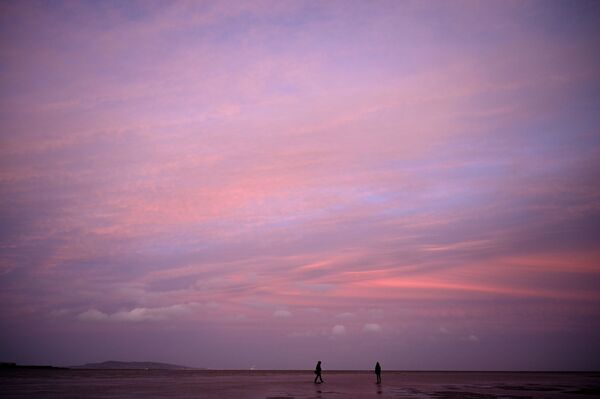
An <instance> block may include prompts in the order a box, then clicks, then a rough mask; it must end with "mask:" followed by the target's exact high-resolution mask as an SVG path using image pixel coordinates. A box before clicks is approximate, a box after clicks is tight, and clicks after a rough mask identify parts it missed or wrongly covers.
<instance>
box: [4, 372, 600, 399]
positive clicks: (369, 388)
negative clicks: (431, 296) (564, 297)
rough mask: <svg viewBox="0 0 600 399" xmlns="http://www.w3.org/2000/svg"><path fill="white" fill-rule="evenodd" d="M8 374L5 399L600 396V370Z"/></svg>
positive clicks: (499, 398) (442, 398)
mask: <svg viewBox="0 0 600 399" xmlns="http://www.w3.org/2000/svg"><path fill="white" fill-rule="evenodd" d="M313 378H314V375H313V373H312V372H311V371H257V370H252V371H212V370H74V369H61V370H2V371H1V372H0V396H2V397H3V398H98V399H99V398H105V399H112V398H146V399H147V398H207V399H213V398H214V399H217V398H225V399H227V398H248V399H284V398H285V399H292V398H294V399H300V398H357V399H358V398H405V399H429V398H432V399H459V398H461V399H496V398H497V399H508V398H512V399H525V398H532V399H537V398H550V399H551V398H573V397H577V398H583V399H585V398H592V397H599V396H600V373H545V372H540V373H538V372H434V371H395V372H391V371H388V372H385V370H384V372H383V374H382V383H381V384H376V383H375V381H376V379H375V374H374V373H373V372H372V371H327V370H324V372H323V379H324V381H325V382H324V383H323V384H315V383H313Z"/></svg>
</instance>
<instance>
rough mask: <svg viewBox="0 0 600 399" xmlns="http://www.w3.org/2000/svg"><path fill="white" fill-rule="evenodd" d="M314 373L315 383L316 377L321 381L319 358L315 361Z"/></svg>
mask: <svg viewBox="0 0 600 399" xmlns="http://www.w3.org/2000/svg"><path fill="white" fill-rule="evenodd" d="M315 374H316V376H315V384H318V382H317V378H318V379H319V380H321V382H323V377H321V361H320V360H319V361H318V362H317V367H316V368H315Z"/></svg>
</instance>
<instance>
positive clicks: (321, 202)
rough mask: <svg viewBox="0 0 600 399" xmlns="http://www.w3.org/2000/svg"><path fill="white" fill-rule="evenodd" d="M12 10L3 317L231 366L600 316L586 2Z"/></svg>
mask: <svg viewBox="0 0 600 399" xmlns="http://www.w3.org/2000/svg"><path fill="white" fill-rule="evenodd" d="M0 7H1V10H0V18H1V21H0V23H1V25H2V26H3V31H2V32H1V33H0V42H1V43H0V44H1V45H0V47H1V48H2V50H1V51H0V62H1V63H2V65H3V73H2V76H1V77H0V87H1V88H2V90H0V119H1V120H2V130H1V133H0V222H1V223H0V251H1V255H2V256H1V257H0V322H1V323H2V324H3V325H9V324H10V325H15V326H17V325H18V326H20V327H15V328H20V329H22V331H31V330H35V331H41V332H43V331H58V332H60V334H59V333H57V334H59V338H57V339H56V341H57V344H56V345H57V347H60V346H61V345H67V343H68V339H67V338H64V337H67V336H85V335H86V334H87V335H88V336H91V335H93V334H94V333H96V332H98V331H102V332H105V333H107V334H114V337H115V338H114V339H115V342H118V338H119V337H126V336H129V335H127V334H134V332H135V331H138V330H136V328H138V327H137V326H143V327H144V328H146V329H147V330H146V332H147V335H146V336H148V337H150V336H152V337H155V338H154V339H159V338H157V337H159V336H160V337H161V338H160V339H166V338H165V337H164V336H161V334H163V332H164V331H165V330H163V329H164V328H167V327H168V328H170V329H173V331H176V333H177V334H180V335H179V336H180V337H182V338H181V345H182V346H183V345H184V344H185V345H189V346H194V347H202V345H204V342H206V343H212V344H213V345H212V346H211V345H209V344H206V345H207V346H206V347H203V349H206V350H205V351H204V352H203V356H206V357H207V359H208V360H207V361H214V363H215V364H216V365H217V366H220V367H232V368H240V367H245V365H243V364H238V363H236V360H235V359H231V360H230V362H229V363H227V362H226V361H224V360H222V359H221V356H219V354H218V352H217V348H220V347H219V345H220V344H219V343H222V345H223V346H222V348H233V346H232V345H233V344H231V343H235V342H246V340H247V339H254V340H255V343H256V345H253V347H252V348H251V349H247V348H246V349H244V348H238V349H239V351H238V353H250V352H252V355H253V356H254V358H255V359H258V358H260V359H262V360H261V361H263V362H264V365H265V367H264V368H268V367H275V365H277V366H278V367H279V366H281V367H284V366H285V367H289V368H299V367H300V368H303V367H304V363H302V362H304V361H306V362H308V363H311V364H312V363H313V359H312V358H310V359H308V358H306V359H305V358H304V357H303V356H309V355H310V356H315V357H320V356H319V355H318V353H313V352H310V349H311V348H318V349H320V350H321V351H323V352H325V351H329V349H331V350H332V352H326V353H329V354H330V355H331V357H332V359H335V360H334V362H335V361H338V362H339V363H338V364H337V366H336V367H340V368H345V367H359V368H360V367H362V366H361V365H359V364H349V365H344V364H343V362H344V361H349V360H348V359H345V358H344V357H343V356H342V355H340V353H343V352H344V351H348V350H349V349H351V348H352V349H356V350H358V351H360V350H364V354H365V355H366V354H367V352H368V351H367V349H364V348H366V347H364V348H363V346H362V345H360V344H359V343H357V342H356V341H353V340H354V339H359V337H361V336H365V334H366V333H377V334H378V339H379V340H380V342H381V343H382V344H381V345H382V346H381V347H378V348H377V349H376V351H378V352H377V353H379V354H380V356H382V357H381V359H383V356H384V355H387V356H392V354H393V353H394V351H393V350H392V349H390V348H398V346H396V345H395V344H394V342H400V341H401V342H410V341H411V340H413V339H414V340H415V342H414V345H411V346H410V347H407V348H403V350H406V351H409V352H411V354H412V358H420V355H419V353H420V352H419V351H420V350H425V349H424V348H427V345H428V343H427V342H425V341H419V339H421V338H422V339H426V337H429V336H430V335H431V332H432V331H439V329H440V327H439V326H444V329H446V331H449V332H452V333H451V334H450V333H449V334H437V335H436V334H434V337H436V338H435V339H438V340H439V341H438V342H440V345H442V344H443V345H448V346H447V348H450V347H452V348H454V347H455V346H453V345H461V342H462V343H468V342H471V341H472V342H471V343H473V342H475V341H477V342H479V343H481V344H483V343H484V342H486V341H487V342H492V341H493V339H497V340H498V341H497V342H496V347H497V348H498V351H504V352H503V353H505V352H506V353H514V354H515V355H514V359H515V363H510V362H508V363H507V364H506V365H503V367H507V368H513V367H514V368H518V369H521V368H520V365H519V364H517V360H516V359H518V354H520V353H521V350H520V349H518V348H517V349H515V347H514V342H517V341H518V340H519V339H521V338H522V336H523V335H527V336H528V337H529V338H531V337H533V336H535V335H536V334H546V333H552V334H555V335H553V337H556V338H552V339H556V341H553V345H554V347H560V346H561V345H560V344H561V343H565V345H567V343H569V344H568V345H573V344H572V343H573V342H577V341H578V340H579V341H580V342H588V341H586V340H588V339H589V338H586V334H587V332H589V331H592V332H594V333H597V332H598V331H600V325H599V324H598V322H597V320H599V317H598V316H600V315H599V314H598V310H597V309H598V304H599V301H600V298H599V296H598V294H597V292H598V290H597V286H598V281H599V280H598V279H599V269H598V260H599V259H600V254H599V253H598V250H597V242H598V238H599V237H600V231H599V229H598V225H599V220H600V219H599V215H600V205H599V204H600V191H599V189H598V185H597V184H596V182H597V181H598V178H599V176H598V171H599V170H600V164H599V161H598V160H599V159H600V157H599V156H598V155H599V154H600V148H599V146H598V124H599V122H600V121H599V120H598V118H597V116H596V113H595V112H593V111H594V110H595V109H597V108H598V96H597V92H598V87H599V84H600V74H599V73H598V71H600V62H599V60H598V59H597V57H595V56H594V54H596V53H597V52H595V51H594V50H595V49H596V47H597V40H596V38H597V37H598V33H599V32H598V28H597V26H598V24H597V23H596V22H597V21H596V20H595V17H594V15H597V11H598V10H597V8H598V7H597V6H596V5H593V4H591V5H586V4H575V5H568V6H566V5H561V4H551V5H548V4H543V3H538V2H533V3H528V4H485V5H481V6H477V7H474V6H473V5H472V4H470V5H469V4H436V3H427V2H425V3H419V4H409V3H394V2H377V3H354V4H352V5H347V4H346V3H338V2H329V3H323V4H319V3H310V2H294V3H289V2H269V1H266V2H258V3H253V4H240V5H235V4H232V3H228V2H210V3H202V4H189V3H184V2H182V3H180V2H174V3H171V4H166V5H160V6H158V5H149V4H142V5H134V4H124V5H118V4H114V5H108V4H104V5H101V6H97V5H94V4H91V3H80V4H70V3H61V2H59V3H57V4H54V5H53V6H52V7H50V6H48V5H46V4H44V3H41V2H40V3H36V2H32V3H27V4H21V3H14V4H13V3H7V4H2V5H1V6H0ZM209 304H211V305H209ZM316 310H318V311H316ZM511 310H512V311H511ZM48 315H52V316H51V317H48ZM93 321H95V322H96V323H92V322H93ZM53 323H54V324H53ZM332 326H334V327H332ZM32 327H33V328H32ZM19 331H21V330H19ZM7 334H8V333H7ZM140 334H141V333H140ZM153 334H155V335H153ZM198 334H199V335H198ZM202 334H204V335H202ZM495 334H496V335H495ZM561 334H563V335H561ZM200 335H201V336H202V337H203V339H204V341H203V343H198V342H197V341H196V340H195V339H196V338H195V337H196V336H200ZM332 335H340V336H341V335H344V339H339V340H333V341H331V342H329V344H331V345H333V346H332V347H329V346H323V345H322V344H321V343H320V342H318V341H319V338H322V337H327V336H332ZM438 335H439V336H442V337H443V340H441V338H439V337H438ZM242 337H243V339H242ZM248 337H250V338H248ZM465 337H467V338H465ZM469 337H476V338H477V340H474V339H470V338H469ZM490 337H492V341H490ZM494 337H495V338H494ZM515 337H516V338H515ZM520 337H521V338H520ZM574 337H578V338H577V339H575V338H574ZM0 338H3V339H2V340H0V342H5V343H6V344H4V345H1V346H0V349H5V347H6V346H8V347H10V348H9V349H10V350H11V351H12V352H10V353H11V354H12V355H14V357H15V359H17V360H18V359H19V356H24V355H22V354H23V353H25V349H23V348H26V347H28V345H27V343H26V342H25V341H24V340H22V339H20V338H19V337H18V336H15V335H10V336H9V335H6V336H0ZM288 338H290V339H292V338H293V339H294V342H295V343H296V344H297V345H298V346H297V347H298V348H299V349H298V353H290V356H287V358H289V359H297V361H298V363H294V361H295V360H290V363H288V364H285V365H282V364H280V363H278V360H277V359H276V358H277V355H278V354H280V352H278V351H277V350H275V349H272V348H271V349H268V350H263V351H262V352H261V351H260V348H261V347H262V348H264V347H269V348H270V346H269V345H272V346H273V348H274V347H276V346H277V345H281V347H284V346H285V345H284V343H285V340H286V339H288ZM346 338H347V339H346ZM453 339H454V341H451V340H453ZM31 340H32V341H35V342H41V341H40V339H39V337H38V338H35V337H34V338H31ZM279 340H281V341H279ZM444 340H447V341H444ZM514 340H517V341H514ZM99 342H100V341H99ZM140 342H141V341H140ZM589 343H590V345H592V346H593V347H594V348H597V344H595V343H593V342H591V341H589ZM229 344H231V345H229ZM329 344H328V345H329ZM99 345H100V344H99ZM107 345H108V344H107ZM228 345H229V346H228ZM261 345H263V346H261ZM319 345H321V346H319ZM344 345H348V346H344ZM594 345H595V346H594ZM152 346H153V347H156V345H152ZM476 346H479V345H471V346H470V347H469V348H467V349H465V351H467V352H468V351H475V350H476V349H473V348H474V347H476ZM115 347H116V346H115ZM357 348H363V349H357ZM42 349H43V348H42ZM42 349H40V353H41V354H42V355H40V356H42V357H41V358H39V362H40V363H53V362H61V361H64V362H66V363H65V364H73V363H76V361H75V360H77V356H78V355H77V354H76V353H67V352H68V351H65V353H66V354H65V356H66V357H63V358H61V359H62V360H61V359H58V358H56V359H54V358H50V352H49V351H48V350H42ZM103 349H106V348H102V347H101V345H100V346H99V349H98V354H102V353H104V352H102V350H103ZM179 349H180V348H178V349H176V350H175V352H177V353H188V351H183V350H179ZM7 350H8V349H7ZM394 350H395V349H394ZM398 350H400V349H398ZM532 350H533V349H532ZM537 350H539V353H542V354H543V353H548V354H547V355H539V359H541V360H540V361H539V364H537V366H539V367H551V366H552V367H555V368H556V369H561V368H563V367H564V368H574V369H580V367H584V368H585V367H587V365H589V364H591V363H590V362H588V360H589V359H587V358H586V353H588V352H585V351H584V352H582V351H581V350H580V349H578V348H573V350H574V351H575V352H576V353H578V354H580V356H579V359H580V360H579V361H578V362H575V363H573V364H572V363H568V362H567V360H565V359H563V358H562V357H561V356H559V355H557V354H553V353H551V351H547V347H541V346H540V347H539V348H538V349H537ZM248 351H249V352H248ZM442 352H443V351H440V353H442ZM7 353H8V352H7ZM157 353H158V352H157ZM468 353H472V354H475V352H468ZM43 356H47V357H43ZM190 356H192V354H190ZM473 356H474V357H473V358H476V356H475V355H473ZM545 356H546V357H545ZM409 358H411V357H410V356H401V354H398V356H397V357H394V358H390V359H388V360H386V362H385V363H386V364H388V365H394V366H393V367H396V368H402V369H405V368H410V367H413V366H414V367H416V366H415V365H414V364H413V365H411V364H408V363H402V362H405V361H408V360H406V359H409ZM462 358H464V359H468V358H469V357H468V356H465V357H461V359H462ZM487 358H493V356H488V357H487ZM396 359H401V360H396ZM81 360H82V362H87V361H88V360H89V359H81ZM142 360H147V359H142ZM156 360H160V359H156ZM563 360H564V361H563ZM198 361H199V360H197V359H196V358H193V357H190V358H186V357H185V356H184V355H182V358H181V363H189V364H192V365H193V364H197V365H199V366H205V365H202V364H198ZM464 361H465V362H467V360H464ZM219 362H224V363H219ZM252 362H254V363H253V364H256V360H252ZM328 364H329V363H328ZM334 364H335V363H334ZM574 364H575V365H574ZM269 365H272V366H269ZM441 365H444V367H446V364H445V363H443V360H440V359H435V358H432V359H431V363H430V364H428V365H426V366H423V367H430V368H438V366H440V367H441ZM494 366H495V365H493V364H489V363H485V362H481V363H461V364H460V365H457V366H456V367H457V368H461V367H463V368H471V369H472V368H478V367H481V368H488V369H489V368H493V367H494ZM260 367H262V366H260ZM419 367H421V366H419ZM532 367H533V366H532ZM534 368H535V367H534Z"/></svg>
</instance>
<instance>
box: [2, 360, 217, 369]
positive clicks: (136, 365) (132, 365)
mask: <svg viewBox="0 0 600 399" xmlns="http://www.w3.org/2000/svg"><path fill="white" fill-rule="evenodd" d="M0 369H56V370H65V369H82V370H206V369H205V368H200V367H187V366H180V365H177V364H169V363H160V362H120V361H115V360H109V361H106V362H100V363H86V364H82V365H79V366H69V367H56V366H46V365H43V366H40V365H21V364H16V363H11V362H0Z"/></svg>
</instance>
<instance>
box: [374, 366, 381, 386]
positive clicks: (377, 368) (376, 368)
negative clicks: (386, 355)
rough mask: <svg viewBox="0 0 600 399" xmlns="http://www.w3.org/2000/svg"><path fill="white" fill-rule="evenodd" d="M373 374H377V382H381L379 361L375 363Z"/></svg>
mask: <svg viewBox="0 0 600 399" xmlns="http://www.w3.org/2000/svg"><path fill="white" fill-rule="evenodd" d="M375 374H376V375H377V383H378V384H381V366H380V365H379V362H377V364H376V365H375Z"/></svg>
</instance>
